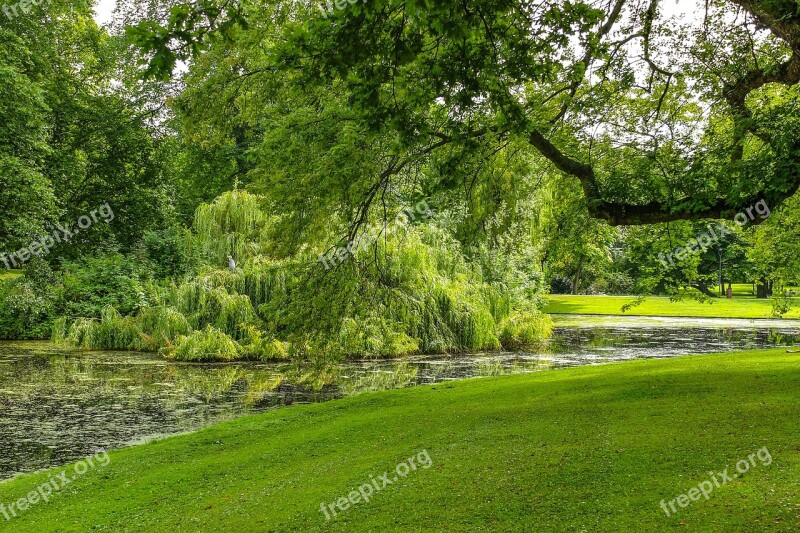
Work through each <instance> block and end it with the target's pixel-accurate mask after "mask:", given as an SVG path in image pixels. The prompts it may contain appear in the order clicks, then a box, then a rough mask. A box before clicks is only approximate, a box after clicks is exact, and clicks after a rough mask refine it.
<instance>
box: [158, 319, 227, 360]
mask: <svg viewBox="0 0 800 533" xmlns="http://www.w3.org/2000/svg"><path fill="white" fill-rule="evenodd" d="M241 354H242V347H241V346H240V345H239V343H238V342H236V341H235V340H233V339H232V338H231V337H229V336H228V335H226V334H225V333H224V332H222V331H220V330H219V329H217V328H215V327H213V326H210V325H209V326H206V328H205V329H203V330H198V331H193V332H192V333H190V334H189V335H182V336H180V337H178V340H177V342H176V343H175V348H174V350H172V352H171V353H168V354H167V355H168V357H170V358H171V359H175V360H176V361H233V360H236V359H238V358H239V356H240V355H241Z"/></svg>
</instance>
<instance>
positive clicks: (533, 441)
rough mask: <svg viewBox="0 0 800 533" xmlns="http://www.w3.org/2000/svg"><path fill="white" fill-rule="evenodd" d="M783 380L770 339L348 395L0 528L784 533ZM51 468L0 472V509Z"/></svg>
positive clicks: (207, 440) (185, 452) (113, 478)
mask: <svg viewBox="0 0 800 533" xmlns="http://www.w3.org/2000/svg"><path fill="white" fill-rule="evenodd" d="M799 385H800V355H794V354H788V353H787V352H786V350H785V349H784V350H770V351H755V352H747V353H734V354H719V355H708V356H693V357H683V358H676V359H669V360H649V361H633V362H629V363H619V364H613V365H601V366H591V367H582V368H577V369H569V370H557V371H548V372H541V373H536V374H528V375H518V376H510V377H498V378H486V379H477V380H467V381H460V382H454V383H449V384H446V385H437V386H431V387H418V388H412V389H404V390H398V391H390V392H383V393H370V394H363V395H360V396H355V397H350V398H346V399H343V400H339V401H335V402H330V403H325V404H317V405H304V406H296V407H290V408H286V409H281V410H278V411H274V412H271V413H268V414H264V415H258V416H250V417H245V418H241V419H238V420H235V421H232V422H229V423H225V424H222V425H218V426H215V427H211V428H208V429H206V430H203V431H200V432H197V433H194V434H190V435H183V436H178V437H173V438H169V439H166V440H163V441H159V442H156V443H151V444H146V445H142V446H137V447H133V448H129V449H125V450H121V451H117V452H113V453H112V454H111V462H110V464H109V465H108V466H106V467H103V468H97V469H93V470H89V472H88V473H87V474H86V475H85V476H83V477H80V478H78V479H77V480H76V481H75V482H74V483H72V485H71V486H70V488H69V489H68V490H66V491H63V492H61V493H59V494H57V495H56V496H54V497H53V498H52V499H51V500H50V501H49V502H48V503H44V502H40V503H37V504H36V505H34V506H33V507H32V508H30V509H28V510H27V511H25V512H24V513H22V514H21V515H20V516H19V517H17V518H14V519H13V523H7V524H6V525H7V527H8V528H11V529H9V530H13V531H36V532H41V531H55V530H58V531H86V530H91V529H96V530H103V531H123V530H128V531H145V530H147V531H177V530H182V531H236V532H245V531H319V530H331V531H387V530H395V531H415V530H416V531H423V530H424V531H680V530H681V528H680V525H679V524H680V523H681V522H682V521H685V524H686V525H687V531H790V530H791V531H794V530H795V528H796V527H797V526H798V525H800V484H799V482H798V480H800V423H798V412H800V395H799V394H798V386H799ZM764 447H766V448H767V450H768V452H769V456H770V457H771V458H772V462H771V464H769V465H765V464H764V462H767V461H764V462H762V461H761V460H760V459H755V457H754V459H753V462H754V464H755V465H754V466H752V467H751V469H750V471H749V472H748V473H747V474H746V475H744V476H742V477H740V478H737V479H733V480H732V481H730V482H729V483H726V484H722V485H721V486H720V487H719V488H715V489H714V490H713V492H712V493H711V494H710V496H709V499H708V500H707V501H706V500H705V499H702V497H701V499H700V501H691V502H690V504H689V505H688V506H687V507H686V508H681V507H679V506H677V505H678V504H677V500H676V501H675V503H674V505H676V509H677V511H678V512H676V513H673V514H672V516H670V517H667V516H666V514H665V513H664V512H663V510H662V509H661V507H660V502H661V500H662V499H663V500H665V501H666V502H668V501H669V500H673V499H676V498H677V497H678V496H680V495H681V494H683V493H686V492H687V491H688V490H689V489H692V488H693V487H696V486H698V485H700V484H701V483H703V482H705V481H708V480H709V478H710V477H711V476H710V475H709V472H711V471H713V472H714V473H715V477H717V478H718V481H719V480H721V476H720V475H719V474H721V473H722V472H723V471H724V470H725V469H726V468H728V472H727V473H728V475H730V474H732V473H733V472H734V469H735V465H736V463H737V461H739V460H746V459H747V457H748V455H750V454H753V453H755V452H756V451H757V450H759V449H762V448H764ZM423 450H426V451H427V453H428V456H429V457H430V459H431V461H432V466H431V467H430V468H428V469H424V468H418V469H417V470H416V471H411V472H410V473H409V474H408V475H407V476H406V477H405V478H401V479H399V480H398V481H397V482H394V483H392V484H391V485H389V486H387V487H386V488H383V489H382V490H381V491H375V493H374V494H373V495H372V499H371V501H370V502H369V503H364V502H360V503H357V504H355V505H352V507H351V508H350V509H348V510H346V511H338V516H337V517H335V518H334V519H333V520H332V521H331V522H327V523H326V519H325V516H324V515H323V513H322V511H321V510H320V504H321V503H322V502H328V503H331V502H333V501H334V500H336V499H338V498H340V497H346V496H347V495H348V493H350V492H351V491H353V490H354V489H356V488H357V487H359V486H360V485H364V484H368V483H370V482H371V479H372V476H375V478H379V477H380V475H381V474H383V472H384V471H389V472H390V474H389V475H390V477H391V476H392V470H393V469H394V468H395V465H397V464H398V463H400V462H402V461H404V460H406V459H407V458H409V457H411V456H412V455H415V454H418V453H419V452H421V451H423ZM418 464H419V461H418ZM58 471H61V469H55V470H53V471H51V472H50V473H40V474H36V475H26V476H21V477H18V478H16V479H14V480H12V481H11V482H8V483H5V484H0V503H6V504H7V503H9V502H11V501H14V500H16V499H18V498H20V497H22V496H23V495H24V494H26V493H28V492H30V491H32V490H34V489H35V488H36V487H37V486H38V485H39V484H41V483H43V482H46V480H47V478H48V476H50V475H54V473H55V472H58ZM71 471H72V470H71V469H70V470H68V472H71ZM378 483H379V486H380V485H381V484H382V482H378ZM695 495H696V493H695ZM355 499H356V498H354V500H355ZM685 501H690V500H685ZM343 505H344V504H343ZM0 520H2V517H1V516H0ZM0 523H2V522H0Z"/></svg>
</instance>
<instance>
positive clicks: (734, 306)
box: [543, 294, 800, 318]
mask: <svg viewBox="0 0 800 533" xmlns="http://www.w3.org/2000/svg"><path fill="white" fill-rule="evenodd" d="M548 299H549V303H548V304H547V305H546V306H545V307H544V309H543V310H544V312H545V313H549V314H586V315H621V314H625V315H630V316H684V317H703V318H772V316H771V313H772V301H771V300H759V299H753V298H742V299H740V298H732V299H727V298H720V299H718V300H713V301H711V302H710V303H702V302H698V301H697V300H691V299H688V298H687V299H684V300H682V301H679V302H673V301H671V300H670V299H669V298H667V297H658V296H651V297H648V298H647V299H646V300H645V301H644V302H643V303H642V304H640V305H637V306H636V307H633V308H632V309H630V310H629V311H628V312H627V313H623V312H622V306H623V305H625V304H626V303H629V302H632V301H634V300H635V298H634V297H632V296H583V295H577V296H573V295H561V294H559V295H555V294H554V295H550V296H548ZM793 302H794V304H795V307H793V308H792V309H791V310H790V311H789V313H787V314H786V315H784V318H800V307H797V305H798V300H797V299H796V298H794V299H793Z"/></svg>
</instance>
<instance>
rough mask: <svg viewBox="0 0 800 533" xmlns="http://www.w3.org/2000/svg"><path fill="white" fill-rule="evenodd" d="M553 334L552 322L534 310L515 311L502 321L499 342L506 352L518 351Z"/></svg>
mask: <svg viewBox="0 0 800 533" xmlns="http://www.w3.org/2000/svg"><path fill="white" fill-rule="evenodd" d="M552 332H553V321H552V320H551V319H550V316H549V315H546V314H544V313H542V312H541V311H539V310H538V309H535V308H529V309H523V310H517V311H514V312H512V313H511V315H510V316H509V317H508V318H507V319H506V320H505V321H503V324H502V327H501V332H500V342H501V343H502V344H503V348H505V349H506V350H519V349H522V348H526V347H529V346H532V345H534V344H536V343H537V342H541V341H542V340H544V339H546V338H548V337H550V335H551V334H552Z"/></svg>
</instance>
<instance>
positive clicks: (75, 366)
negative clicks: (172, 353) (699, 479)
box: [0, 316, 800, 480]
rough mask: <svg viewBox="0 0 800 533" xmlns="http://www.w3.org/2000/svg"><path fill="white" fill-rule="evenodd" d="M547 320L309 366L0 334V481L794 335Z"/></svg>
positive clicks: (673, 324)
mask: <svg viewBox="0 0 800 533" xmlns="http://www.w3.org/2000/svg"><path fill="white" fill-rule="evenodd" d="M556 320H557V322H556V324H557V327H556V330H555V333H554V335H553V338H552V339H551V340H550V341H549V342H547V343H546V344H543V345H542V346H541V347H540V348H538V349H536V350H532V351H530V352H519V353H489V354H482V353H481V354H468V355H458V356H418V357H409V358H405V359H402V360H390V361H386V360H382V361H351V362H347V363H343V364H341V365H337V366H335V367H326V368H319V369H308V368H299V367H297V366H295V365H293V364H290V363H283V364H273V363H270V364H267V363H231V364H214V365H196V364H187V363H174V362H169V361H165V360H164V359H162V358H160V357H159V356H157V355H154V354H143V353H131V352H71V351H65V350H63V349H61V348H58V347H56V346H54V345H52V344H49V343H39V342H24V343H23V342H0V480H2V479H8V478H10V477H13V476H14V475H16V474H19V473H23V472H30V471H34V470H39V469H42V468H46V467H50V466H56V465H61V464H66V463H69V462H71V461H75V460H77V459H80V458H82V457H85V456H87V455H91V454H92V453H94V452H96V451H98V450H99V449H112V448H119V447H123V446H128V445H131V444H136V443H141V442H146V441H148V440H151V439H154V438H158V437H162V436H166V435H172V434H177V433H181V432H186V431H192V430H196V429H198V428H201V427H204V426H207V425H210V424H214V423H217V422H221V421H224V420H228V419H231V418H234V417H237V416H241V415H244V414H248V413H258V412H263V411H267V410H270V409H276V408H280V407H283V406H287V405H292V404H298V403H310V402H323V401H327V400H332V399H335V398H340V397H343V396H347V395H352V394H357V393H359V392H363V391H372V390H385V389H392V388H402V387H411V386H414V385H422V384H432V383H438V382H442V381H450V380H456V379H463V378H468V377H480V376H494V375H501V374H514V373H521V372H535V371H541V370H546V369H553V368H562V367H568V366H575V365H585V364H597V363H607V362H614V361H623V360H629V359H637V358H658V357H675V356H680V355H686V354H691V353H710V352H720V351H728V350H738V349H746V348H757V347H771V346H783V345H786V346H789V345H793V344H795V343H796V342H797V341H798V340H800V323H797V322H785V321H784V322H782V321H749V320H691V319H640V318H623V319H619V318H597V317H574V316H571V317H565V318H557V319H556Z"/></svg>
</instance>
